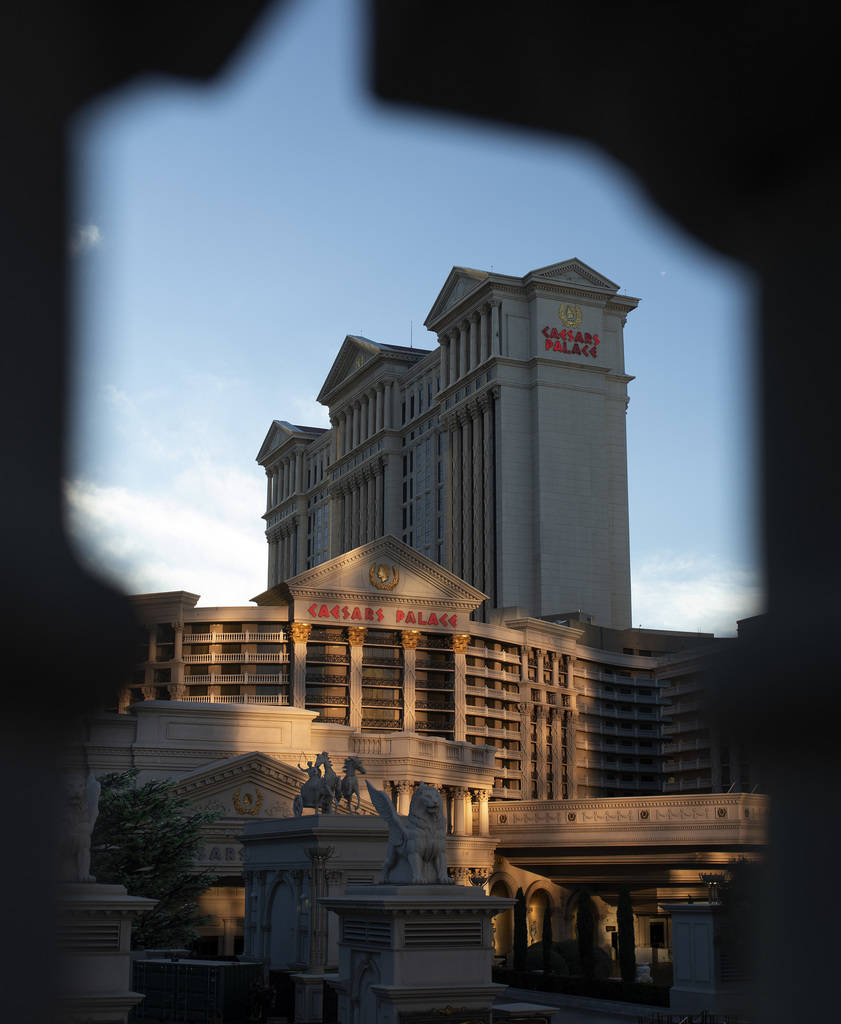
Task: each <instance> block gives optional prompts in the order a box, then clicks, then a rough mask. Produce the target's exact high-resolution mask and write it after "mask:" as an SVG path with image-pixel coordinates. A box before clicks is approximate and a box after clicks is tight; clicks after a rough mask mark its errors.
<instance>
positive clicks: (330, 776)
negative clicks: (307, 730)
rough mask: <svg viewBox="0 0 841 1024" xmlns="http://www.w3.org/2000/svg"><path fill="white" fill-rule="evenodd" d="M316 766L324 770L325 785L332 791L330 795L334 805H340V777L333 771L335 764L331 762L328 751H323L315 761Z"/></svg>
mask: <svg viewBox="0 0 841 1024" xmlns="http://www.w3.org/2000/svg"><path fill="white" fill-rule="evenodd" d="M315 763H316V764H320V765H321V767H322V769H323V770H324V783H325V785H326V786H327V788H328V789H329V790H330V795H331V798H332V800H333V802H334V803H338V802H339V800H341V795H340V787H341V780H340V778H339V776H338V775H337V774H336V773H335V771H333V764H332V762H331V761H330V755H329V754H328V753H327V751H326V750H322V751H321V753H320V754H319V755H318V757H317V758H316V759H315Z"/></svg>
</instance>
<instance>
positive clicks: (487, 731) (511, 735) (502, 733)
mask: <svg viewBox="0 0 841 1024" xmlns="http://www.w3.org/2000/svg"><path fill="white" fill-rule="evenodd" d="M464 732H465V734H466V735H467V736H494V737H497V738H499V739H505V740H509V739H516V740H518V739H519V738H520V734H519V733H518V732H514V731H513V730H511V729H494V728H492V727H491V726H489V725H466V726H465V727H464Z"/></svg>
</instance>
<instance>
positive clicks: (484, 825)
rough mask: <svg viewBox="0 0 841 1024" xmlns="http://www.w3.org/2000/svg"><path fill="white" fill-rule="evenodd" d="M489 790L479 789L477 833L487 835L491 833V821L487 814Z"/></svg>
mask: <svg viewBox="0 0 841 1024" xmlns="http://www.w3.org/2000/svg"><path fill="white" fill-rule="evenodd" d="M490 795H491V794H490V791H489V790H487V789H480V790H479V835H480V836H489V835H490V834H491V823H490V818H489V816H488V800H489V798H490Z"/></svg>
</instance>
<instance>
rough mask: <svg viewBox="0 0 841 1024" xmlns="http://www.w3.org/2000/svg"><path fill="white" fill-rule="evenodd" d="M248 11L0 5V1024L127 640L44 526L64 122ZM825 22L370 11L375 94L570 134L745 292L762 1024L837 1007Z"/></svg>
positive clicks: (728, 689) (238, 33) (576, 10)
mask: <svg viewBox="0 0 841 1024" xmlns="http://www.w3.org/2000/svg"><path fill="white" fill-rule="evenodd" d="M276 2H278V0H276ZM265 6H267V5H266V4H264V3H263V2H258V0H240V2H239V3H236V4H230V3H219V2H212V0H211V2H205V3H203V4H195V3H186V2H178V0H169V2H168V3H166V4H164V3H161V2H152V3H146V4H143V5H142V6H141V5H136V4H119V5H114V4H105V3H102V2H98V3H97V2H75V3H74V2H63V3H58V2H55V0H52V2H50V0H41V2H28V3H22V2H20V0H15V2H12V3H8V4H6V5H5V6H4V10H3V15H2V19H0V41H1V42H0V46H2V62H0V66H2V73H3V76H4V83H3V84H4V88H3V96H4V143H5V146H4V152H5V156H4V159H3V161H2V163H0V166H1V167H2V175H3V184H4V186H5V188H4V202H3V209H4V222H3V231H2V235H0V238H2V243H0V244H2V246H3V253H4V260H3V266H4V273H3V275H2V279H1V280H2V284H1V285H0V287H2V309H3V311H4V334H5V339H6V347H5V351H6V360H7V363H6V372H5V374H4V375H3V382H4V383H3V387H4V394H3V402H2V414H3V435H4V440H5V444H4V447H3V481H4V485H5V487H4V501H3V502H2V505H1V506H0V508H2V517H3V518H2V523H3V531H2V537H3V567H4V571H3V577H2V578H3V585H4V589H3V611H4V619H5V625H6V627H7V631H8V633H9V634H10V635H11V636H13V638H14V640H13V651H14V654H13V658H12V671H11V672H10V673H8V678H7V692H6V696H5V702H4V709H3V710H4V715H3V730H4V732H3V737H2V764H3V771H4V776H5V778H6V779H7V780H8V784H7V788H6V822H7V839H6V842H5V843H4V844H3V868H4V877H5V878H6V879H7V881H8V882H10V883H13V884H10V885H9V886H8V889H9V892H8V895H7V898H6V907H7V920H6V926H5V928H4V929H3V950H2V958H3V964H4V967H5V970H6V973H7V982H6V984H5V985H4V987H3V996H2V1001H0V1006H2V1010H3V1011H4V1012H3V1019H4V1020H9V1021H44V1022H47V1021H50V1022H52V1021H53V1020H54V1012H53V1002H54V996H55V991H54V986H55V982H56V978H57V969H56V954H55V952H54V951H53V942H52V938H51V935H52V924H51V922H52V915H53V892H52V879H53V877H54V864H53V856H54V850H55V848H56V843H57V839H58V835H59V829H60V817H59V813H58V811H59V808H58V798H57V769H56V763H55V753H56V750H57V747H58V745H59V743H60V742H61V740H62V738H63V736H65V735H67V732H68V730H69V729H71V728H72V727H73V722H72V719H73V717H74V716H77V715H79V714H81V713H84V712H85V711H86V710H88V709H90V708H93V707H97V706H101V705H103V704H104V705H110V704H113V703H114V691H115V689H116V686H117V684H118V682H119V681H120V680H121V679H122V678H124V677H125V675H126V673H127V671H128V669H129V666H130V663H131V652H132V642H133V635H134V634H133V623H132V619H131V616H130V612H129V609H128V605H127V602H126V601H125V600H124V598H123V597H122V596H120V595H117V594H116V593H115V592H113V591H111V590H109V589H107V588H106V587H104V586H103V585H102V584H100V583H97V582H95V581H93V580H92V579H91V578H90V577H89V576H88V575H87V574H85V573H84V572H83V571H82V570H81V569H80V567H79V566H78V564H77V562H76V561H75V559H74V557H73V556H72V555H71V553H70V551H69V548H68V545H67V542H66V539H65V536H64V532H63V526H62V508H61V475H62V467H63V462H64V457H65V445H64V436H65V433H66V430H67V422H66V387H67V366H68V362H69V360H70V359H71V345H70V339H69V330H68V315H67V312H68V300H67V294H66V292H67V273H66V265H65V264H66V257H67V223H66V221H67V217H66V209H67V195H68V170H67V154H66V152H65V124H66V121H67V119H68V117H69V116H70V115H71V113H72V112H73V111H74V110H75V109H77V108H78V106H79V105H80V104H82V103H84V102H85V101H87V100H89V99H92V98H93V97H95V96H97V95H100V94H102V93H103V92H105V91H107V90H109V89H112V88H114V87H116V86H119V85H120V84H121V83H124V82H126V81H128V80H129V79H131V78H132V77H134V76H135V75H138V74H143V73H150V72H157V73H164V74H172V75H178V76H182V77H186V78H190V79H194V80H198V81H202V80H205V79H207V78H209V77H210V76H212V75H214V74H216V73H218V72H219V71H220V69H221V68H222V67H223V66H224V64H225V62H226V61H227V59H228V58H229V57H230V56H231V54H232V53H233V52H234V50H235V49H236V47H237V46H238V44H239V43H240V42H241V40H242V39H243V38H244V36H245V35H246V33H247V32H248V31H249V30H250V29H251V28H252V26H253V25H254V23H255V20H256V19H257V16H258V15H259V13H260V12H261V10H262V9H263V8H264V7H265ZM817 11H818V8H817V5H816V4H811V3H801V4H799V5H798V6H796V7H794V6H793V5H790V4H785V3H781V2H779V0H778V2H768V3H763V4H750V3H748V4H743V5H729V4H728V5H725V4H722V3H713V4H705V5H693V6H688V5H685V4H680V5H678V4H666V3H662V2H660V3H645V4H642V3H633V2H632V3H623V4H619V3H605V2H594V3H591V4H588V5H573V4H558V3H548V4H520V5H517V6H516V8H510V9H508V10H507V11H506V13H505V15H504V17H496V16H495V13H494V10H493V9H492V8H488V7H486V6H481V7H479V6H475V7H474V6H471V7H462V6H458V5H452V4H446V5H445V4H440V3H431V2H429V0H425V2H420V0H414V2H407V0H404V2H397V0H375V2H373V3H371V4H370V6H369V7H368V18H369V20H370V31H371V33H372V38H373V43H372V55H371V60H372V74H373V81H374V88H375V91H376V93H377V94H378V95H379V96H380V97H382V98H383V99H385V100H388V101H389V102H400V103H407V104H414V105H423V106H426V107H430V108H432V109H433V110H438V111H446V112H448V113H450V114H456V115H461V116H468V117H479V118H483V119H486V120H493V121H500V122H504V123H506V124H508V125H517V126H522V127H523V128H527V129H537V130H540V131H543V132H554V133H560V134H565V135H575V136H577V137H580V138H585V139H588V140H590V141H592V142H594V143H596V144H597V145H599V146H601V147H602V148H603V149H604V150H606V151H607V152H609V153H610V154H612V155H613V156H614V157H616V158H617V159H619V160H620V161H622V163H623V164H624V165H625V166H627V167H628V168H629V169H631V170H632V171H634V172H635V173H636V174H637V175H638V176H639V178H640V179H641V181H642V182H643V183H644V184H645V186H646V187H647V188H648V190H649V192H650V194H651V195H652V196H653V198H654V199H655V200H656V201H657V202H658V203H659V204H660V205H661V206H662V208H663V209H664V210H666V211H667V212H668V213H669V214H671V216H672V217H674V218H675V219H676V220H677V221H678V222H679V223H681V224H682V225H683V226H684V227H686V228H687V229H688V230H690V231H691V232H693V233H694V234H695V235H696V236H697V237H699V238H700V239H702V240H703V241H705V242H706V243H707V244H709V245H712V246H713V247H715V248H716V249H718V250H719V251H721V252H724V253H726V254H728V255H730V256H732V257H735V258H737V259H739V260H742V261H743V262H745V263H746V264H748V265H750V266H751V267H752V268H753V269H754V270H755V271H756V273H757V275H758V277H759V279H760V281H761V308H760V310H759V314H758V330H757V334H756V338H755V342H754V344H755V349H754V365H755V368H756V369H755V372H756V376H757V379H758V382H759V395H760V417H761V429H760V431H759V432H758V433H759V437H760V444H761V447H762V471H761V480H762V484H761V487H762V495H761V497H762V509H763V521H762V523H761V529H762V532H763V543H764V559H765V577H766V580H767V588H768V609H769V611H768V614H767V616H765V617H763V618H761V619H758V620H754V621H753V622H752V623H751V624H750V626H749V628H747V629H746V630H745V631H744V633H743V636H742V639H741V641H740V643H739V644H738V645H737V650H736V653H734V654H732V655H729V656H728V660H727V662H726V663H722V664H721V666H720V670H719V673H718V680H717V687H718V689H717V704H716V711H717V713H719V714H720V715H721V716H722V717H723V718H725V719H726V720H727V721H728V726H729V729H730V731H732V732H735V731H737V730H738V729H741V731H742V734H743V742H744V745H745V746H746V747H749V746H750V745H751V744H753V747H754V750H755V756H757V757H758V758H760V759H761V761H762V762H763V763H762V769H761V771H762V777H763V778H764V779H766V780H768V788H769V792H770V794H771V799H772V806H773V819H772V826H771V836H770V847H769V858H768V867H767V872H766V877H765V880H764V886H765V892H766V893H768V894H770V898H769V899H767V900H766V901H765V903H764V907H763V916H762V920H761V922H760V923H759V924H758V926H757V932H758V934H759V935H760V936H761V939H762V941H761V944H760V954H761V973H760V978H759V980H760V983H761V984H760V989H761V992H762V994H761V996H758V997H757V998H758V1002H757V1007H758V1008H759V1009H761V1014H760V1013H759V1012H758V1013H757V1018H758V1019H762V1020H765V1021H780V1022H782V1021H790V1020H811V1019H822V1018H823V1017H824V1016H825V1017H826V1018H827V1019H828V1018H829V1015H830V1014H831V1012H832V1009H833V1008H834V1002H835V1000H834V999H833V998H832V993H831V990H832V989H834V987H835V980H834V971H833V967H834V957H833V952H834V942H833V938H834V935H833V931H832V929H833V926H834V922H833V920H832V915H831V914H830V913H826V912H824V908H823V907H822V906H821V905H820V904H818V903H817V902H815V901H813V900H807V899H804V897H803V895H802V882H803V880H804V879H809V880H810V881H811V880H813V879H818V878H831V877H832V873H831V872H832V869H833V868H834V866H835V860H836V857H835V850H834V847H833V843H832V841H831V839H827V835H826V832H827V826H829V828H830V829H831V826H832V824H833V821H832V818H831V813H832V809H833V808H834V807H835V806H836V804H837V797H836V793H835V780H836V776H837V772H836V763H835V762H836V761H837V759H838V757H839V753H838V750H839V747H838V744H837V743H835V742H834V734H833V731H832V730H833V726H834V722H835V719H836V714H835V712H836V710H837V705H838V698H837V696H836V681H837V679H838V678H839V676H841V671H839V668H841V666H839V660H841V658H840V657H839V652H838V647H837V643H836V639H835V636H834V628H835V627H836V625H837V622H838V610H837V609H838V597H837V594H836V585H835V579H834V572H835V570H836V568H837V566H838V563H839V545H841V531H839V529H838V523H839V520H841V516H839V512H841V508H839V506H840V505H841V495H839V475H838V469H837V456H836V448H835V445H834V434H835V429H834V428H835V424H836V404H837V400H836V398H835V394H834V392H835V387H836V384H835V381H836V377H837V372H838V368H839V367H838V363H839V358H840V357H839V347H838V346H837V345H836V344H835V339H834V328H832V326H831V324H832V319H831V317H832V314H831V311H830V310H828V311H827V312H825V313H819V312H818V307H819V306H822V305H823V304H824V303H825V302H826V301H830V300H831V299H832V295H833V294H834V287H835V275H836V273H837V264H838V238H839V232H838V227H839V225H838V219H839V218H838V191H837V170H838V145H839V142H838V134H837V132H836V131H835V130H833V129H831V125H832V124H833V123H834V122H835V120H836V117H834V116H833V115H834V114H835V106H836V103H835V93H836V89H835V88H834V85H835V75H836V71H835V68H836V61H837V58H836V55H835V52H834V51H835V48H836V44H835V34H834V33H833V32H832V31H831V28H830V24H829V17H830V14H829V12H830V11H831V8H826V7H822V8H821V13H820V14H819V13H817ZM824 12H825V13H824ZM278 102H280V103H283V102H290V103H291V102H294V98H289V97H279V98H278ZM824 289H826V291H824ZM698 315H699V316H700V315H702V312H701V311H699V312H698ZM825 319H829V329H826V328H825V326H824V320H825ZM36 591H37V593H36ZM45 623H49V627H48V628H45V626H44V624H45ZM798 883H800V884H798ZM806 936H808V941H806V938H805V937H806Z"/></svg>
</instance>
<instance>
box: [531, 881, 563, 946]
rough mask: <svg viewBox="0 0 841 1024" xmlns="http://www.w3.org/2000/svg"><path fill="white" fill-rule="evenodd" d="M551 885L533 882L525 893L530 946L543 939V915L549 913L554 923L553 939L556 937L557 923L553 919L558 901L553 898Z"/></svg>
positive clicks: (543, 882)
mask: <svg viewBox="0 0 841 1024" xmlns="http://www.w3.org/2000/svg"><path fill="white" fill-rule="evenodd" d="M550 885H551V883H549V882H545V881H543V880H539V881H537V882H533V883H532V884H531V885H530V886H529V887H528V889H527V890H526V893H525V900H526V928H527V930H528V937H529V940H528V941H529V945H530V946H532V945H534V943H535V942H540V941H541V940H542V937H543V915H544V914H545V913H546V912H547V909H548V913H549V919H550V920H551V921H552V937H553V938H554V937H555V922H554V920H553V918H554V917H555V913H556V911H557V909H558V905H557V900H556V899H553V898H552V893H551V892H550Z"/></svg>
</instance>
